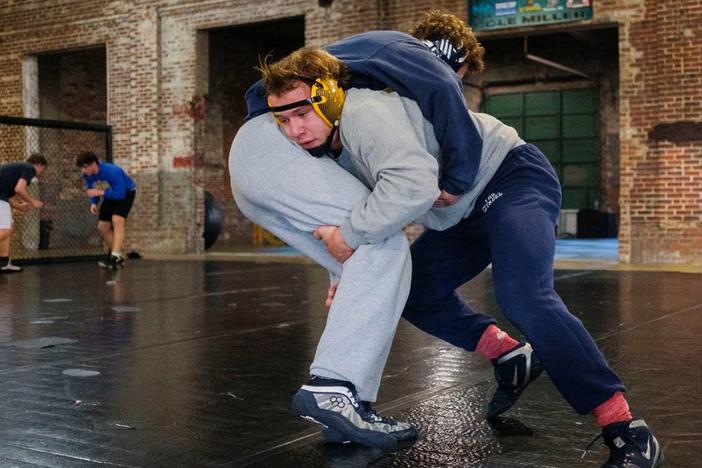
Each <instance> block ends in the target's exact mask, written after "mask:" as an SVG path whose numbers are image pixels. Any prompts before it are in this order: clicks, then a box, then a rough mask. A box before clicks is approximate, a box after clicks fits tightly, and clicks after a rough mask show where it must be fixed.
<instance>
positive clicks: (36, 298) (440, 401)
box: [0, 260, 702, 467]
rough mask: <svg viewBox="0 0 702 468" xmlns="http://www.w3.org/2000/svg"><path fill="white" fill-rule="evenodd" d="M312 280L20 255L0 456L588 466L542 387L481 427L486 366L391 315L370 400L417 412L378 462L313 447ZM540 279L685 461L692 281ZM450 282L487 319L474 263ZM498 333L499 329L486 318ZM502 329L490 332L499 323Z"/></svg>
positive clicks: (320, 285)
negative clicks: (378, 383) (302, 406)
mask: <svg viewBox="0 0 702 468" xmlns="http://www.w3.org/2000/svg"><path fill="white" fill-rule="evenodd" d="M327 286H328V276H327V274H326V272H325V271H324V270H322V269H321V268H319V267H317V266H314V265H309V264H302V263H289V264H288V263H244V262H226V261H154V260H140V261H130V262H129V264H128V265H127V266H126V267H125V268H124V270H122V271H120V272H117V273H110V272H108V271H105V270H103V269H100V268H98V267H97V265H95V264H94V263H93V262H83V263H74V264H57V265H32V266H27V267H26V268H25V271H24V272H23V273H21V274H16V275H4V276H0V347H1V350H0V379H1V381H2V383H1V384H0V466H2V467H11V466H17V467H36V466H47V467H86V466H88V467H89V466H133V467H181V466H182V467H209V466H212V467H216V466H261V467H361V466H368V465H371V466H374V467H376V466H377V467H391V466H393V467H395V466H402V467H438V466H446V467H473V466H480V467H522V466H533V467H578V466H599V465H600V464H601V463H602V462H603V461H604V459H605V458H606V456H607V454H606V450H605V449H604V446H603V445H602V444H601V442H597V443H596V444H595V446H594V447H593V449H592V450H591V451H590V452H589V453H588V454H587V456H586V457H585V458H584V459H583V458H581V454H582V451H583V449H584V448H585V447H586V446H587V445H588V443H589V442H590V441H591V439H592V438H594V436H596V435H597V433H598V430H597V428H596V427H595V425H594V424H593V422H592V420H591V418H590V417H583V416H577V415H576V414H575V413H574V412H573V411H571V410H570V408H569V407H568V406H567V405H566V403H565V402H564V401H563V400H562V399H561V398H560V396H559V395H558V393H557V392H556V390H555V389H554V387H553V385H552V384H551V383H550V381H549V380H548V378H541V379H540V380H539V381H537V382H536V383H535V384H534V385H533V386H532V387H530V388H529V390H528V391H527V392H526V393H525V394H524V395H523V396H522V399H521V401H520V403H519V404H518V406H517V407H516V408H515V409H513V410H512V411H511V412H510V413H509V415H510V417H512V418H513V419H512V420H511V422H512V423H513V424H515V425H516V424H523V425H525V426H526V427H528V428H530V429H531V430H533V432H534V434H533V435H531V436H509V437H505V436H502V435H500V434H499V433H497V432H495V431H494V430H493V429H492V428H491V427H490V426H489V425H488V424H486V422H485V421H484V417H483V413H484V410H485V405H486V402H487V399H488V398H489V396H490V395H491V392H492V388H491V385H492V379H491V366H490V365H489V363H487V362H485V361H484V360H483V359H482V358H481V357H480V356H477V355H472V354H470V353H467V352H465V351H462V350H460V349H456V348H454V347H452V346H450V345H447V344H445V343H442V342H439V341H437V340H436V339H434V338H432V337H429V336H427V335H424V334H423V333H421V332H419V331H418V330H416V329H414V328H413V327H411V326H410V325H408V324H407V323H404V322H402V323H401V325H400V328H399V331H398V334H397V337H396V340H395V344H394V347H393V350H392V353H391V357H390V360H389V363H388V366H387V368H386V370H385V374H384V377H383V384H382V387H381V393H380V397H379V402H378V405H377V407H378V409H380V410H381V411H383V412H385V413H387V414H389V415H392V416H394V417H396V418H398V419H402V420H409V421H414V422H417V423H419V424H420V425H421V428H422V432H421V436H420V438H419V440H418V441H417V442H416V443H415V444H414V445H413V446H411V447H409V448H406V449H403V450H401V451H399V452H396V453H393V454H383V453H380V452H378V451H375V450H370V449H364V448H359V447H342V446H331V445H325V444H323V443H322V442H321V439H320V438H319V434H318V431H317V427H315V426H313V425H310V424H309V423H307V422H305V421H303V420H301V419H298V418H295V417H293V416H292V415H291V414H290V413H289V410H288V404H289V400H290V398H291V396H292V394H293V393H294V392H295V390H296V389H297V387H298V386H299V385H300V384H301V382H302V380H303V379H304V378H305V376H306V374H307V366H308V364H309V362H310V361H311V359H312V356H313V353H314V348H315V344H316V341H317V338H318V336H319V334H320V332H321V330H322V327H323V326H324V321H325V315H326V309H325V308H324V306H323V299H324V297H325V293H326V288H327ZM556 289H557V291H558V292H559V293H560V294H561V296H562V297H563V299H564V300H565V302H566V303H567V304H569V306H570V308H571V311H572V312H573V313H574V314H576V315H577V316H578V317H579V318H580V319H582V320H583V322H584V323H585V325H586V326H587V327H588V329H589V330H590V331H591V332H592V334H593V336H594V337H595V339H596V341H597V342H598V344H599V345H600V346H601V348H602V350H603V352H604V354H605V355H606V356H607V358H608V359H609V361H610V363H611V364H612V366H613V367H614V369H615V370H617V372H618V373H619V374H620V375H621V376H622V378H623V379H624V381H625V382H626V383H627V385H628V388H629V394H628V398H629V402H630V404H631V406H632V410H633V411H634V412H635V414H637V415H639V416H643V417H644V418H645V419H646V420H647V422H648V423H649V424H650V425H651V426H652V427H653V428H654V430H655V432H656V435H657V436H658V438H659V439H660V440H661V443H662V444H663V446H664V448H665V451H666V456H667V458H668V465H667V466H670V467H692V466H700V461H699V447H700V446H702V431H701V430H700V429H699V427H698V426H697V424H698V423H699V421H700V420H702V392H701V390H702V388H700V387H701V385H702V384H701V382H702V372H701V371H700V368H699V366H698V361H699V357H698V354H697V352H698V351H701V350H702V346H700V340H699V336H701V335H702V275H700V274H686V273H670V272H667V273H666V272H636V271H580V270H559V271H557V272H556ZM460 292H461V293H462V295H463V296H464V297H465V298H466V299H468V300H469V301H470V302H471V303H472V304H474V305H475V306H476V307H478V308H480V309H482V310H484V311H486V312H488V313H491V314H493V315H495V316H496V317H498V319H500V320H502V319H501V317H500V315H499V313H498V312H497V308H496V305H495V302H494V297H493V294H492V285H491V280H490V276H489V274H483V275H482V276H480V277H478V278H477V279H476V280H474V281H473V282H472V283H471V284H469V285H468V286H465V287H463V288H462V289H461V290H460ZM502 324H504V322H502ZM505 328H508V329H509V327H508V326H505Z"/></svg>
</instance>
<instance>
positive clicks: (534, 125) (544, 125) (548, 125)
mask: <svg viewBox="0 0 702 468" xmlns="http://www.w3.org/2000/svg"><path fill="white" fill-rule="evenodd" d="M524 127H525V129H524V138H525V139H526V140H527V141H532V140H545V139H551V138H558V136H559V133H560V129H559V125H558V116H557V115H551V116H544V117H527V118H526V119H524Z"/></svg>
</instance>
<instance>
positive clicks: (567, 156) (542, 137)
mask: <svg viewBox="0 0 702 468" xmlns="http://www.w3.org/2000/svg"><path fill="white" fill-rule="evenodd" d="M598 110H599V104H598V91H597V89H594V88H590V89H575V90H561V91H558V90H556V91H543V92H532V93H508V94H495V95H490V96H487V98H486V100H485V112H487V113H488V114H491V115H494V116H495V117H497V118H498V119H500V120H501V121H503V122H504V123H506V124H507V125H510V126H512V127H514V128H515V129H516V130H517V131H518V132H519V135H520V136H521V137H522V138H523V139H524V140H526V141H527V142H529V143H533V144H535V145H536V146H538V147H539V148H540V149H541V150H542V151H543V152H544V154H545V155H546V156H547V157H548V159H549V161H551V164H553V167H554V168H555V169H556V173H557V174H558V178H559V179H560V181H561V185H562V187H563V206H562V208H564V209H578V208H596V207H597V203H598V200H599V193H600V140H599V124H598V123H599V114H598Z"/></svg>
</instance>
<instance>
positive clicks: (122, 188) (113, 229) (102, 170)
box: [76, 151, 136, 269]
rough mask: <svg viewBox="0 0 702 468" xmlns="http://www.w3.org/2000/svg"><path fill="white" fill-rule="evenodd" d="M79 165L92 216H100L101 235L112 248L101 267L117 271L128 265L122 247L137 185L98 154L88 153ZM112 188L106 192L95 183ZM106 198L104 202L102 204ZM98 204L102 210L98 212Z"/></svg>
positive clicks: (80, 157) (82, 155) (78, 162)
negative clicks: (99, 157)
mask: <svg viewBox="0 0 702 468" xmlns="http://www.w3.org/2000/svg"><path fill="white" fill-rule="evenodd" d="M76 165H77V166H78V167H79V168H80V172H81V173H82V174H83V179H85V186H86V190H85V195H86V196H87V197H88V198H89V199H90V213H92V214H93V215H98V225H97V228H98V232H99V233H100V236H101V237H102V239H103V241H105V244H106V245H107V248H108V253H107V255H106V257H105V259H104V260H102V261H100V266H103V267H107V268H111V269H117V268H120V267H122V265H124V255H122V247H123V245H124V238H125V230H126V227H125V224H126V221H127V216H129V212H130V211H131V209H132V205H133V204H134V197H135V196H136V184H135V183H134V181H133V180H132V178H131V177H129V176H128V175H127V173H126V172H124V169H122V168H121V167H119V166H117V165H115V164H111V163H106V162H103V161H100V160H98V157H97V156H96V155H95V153H91V152H89V151H86V152H84V153H81V154H79V155H78V157H77V158H76ZM97 181H102V182H106V183H107V185H109V188H107V189H105V190H103V189H99V188H95V182H97ZM100 198H102V202H100ZM98 205H100V209H99V210H98Z"/></svg>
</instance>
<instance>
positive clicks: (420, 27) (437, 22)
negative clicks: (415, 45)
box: [409, 10, 485, 73]
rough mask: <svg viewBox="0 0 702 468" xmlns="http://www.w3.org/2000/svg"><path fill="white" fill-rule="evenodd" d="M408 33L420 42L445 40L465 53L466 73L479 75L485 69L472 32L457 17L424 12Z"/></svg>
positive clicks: (480, 50) (439, 12)
mask: <svg viewBox="0 0 702 468" xmlns="http://www.w3.org/2000/svg"><path fill="white" fill-rule="evenodd" d="M409 33H410V34H411V35H413V36H414V37H416V38H417V39H420V40H430V41H431V40H434V39H439V38H441V39H447V40H448V41H449V42H451V45H453V46H454V47H455V48H456V49H464V50H465V51H466V60H465V62H464V63H467V64H468V71H469V72H471V73H479V72H481V71H483V69H484V68H485V62H483V54H484V53H485V49H483V46H481V45H480V43H479V42H478V39H477V38H476V37H475V34H474V33H473V30H472V29H471V28H470V26H468V25H467V24H466V23H465V21H463V20H461V19H460V18H459V17H458V16H456V15H454V14H452V13H448V12H445V11H441V10H434V11H429V12H426V13H424V14H423V15H422V17H421V18H420V19H419V22H417V24H416V25H414V27H413V28H412V29H410V31H409Z"/></svg>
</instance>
